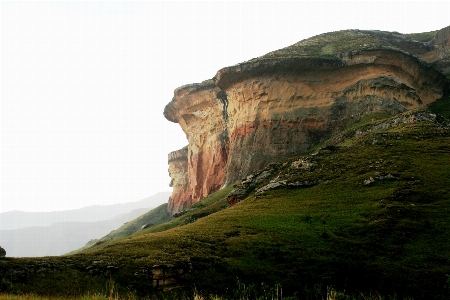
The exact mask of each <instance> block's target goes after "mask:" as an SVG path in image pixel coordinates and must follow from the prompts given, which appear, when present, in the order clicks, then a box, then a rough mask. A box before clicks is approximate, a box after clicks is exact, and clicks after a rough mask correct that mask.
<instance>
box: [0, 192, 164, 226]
mask: <svg viewBox="0 0 450 300" xmlns="http://www.w3.org/2000/svg"><path fill="white" fill-rule="evenodd" d="M169 196H170V193H169V192H161V193H158V194H155V195H153V196H151V197H148V198H145V199H142V200H140V201H135V202H129V203H118V204H111V205H92V206H88V207H83V208H80V209H72V210H64V211H52V212H25V211H17V210H15V211H9V212H4V213H0V230H2V231H3V230H11V229H17V228H25V227H34V226H50V225H52V224H56V223H62V222H97V221H102V220H109V219H111V218H113V217H116V216H118V215H120V214H124V213H128V212H131V211H132V210H135V209H139V208H152V207H156V206H158V205H160V204H161V203H164V202H167V200H168V199H169Z"/></svg>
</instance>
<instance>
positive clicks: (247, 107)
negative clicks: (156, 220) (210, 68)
mask: <svg viewBox="0 0 450 300" xmlns="http://www.w3.org/2000/svg"><path fill="white" fill-rule="evenodd" d="M449 33H450V31H449V30H448V27H447V28H444V29H443V30H441V31H438V32H437V33H436V36H435V37H434V38H433V40H432V41H430V42H419V41H416V40H413V39H412V38H410V37H405V36H404V35H401V34H398V33H385V32H379V31H360V30H345V31H339V32H332V33H327V34H322V35H319V36H315V37H312V38H310V39H307V40H304V41H301V42H299V43H296V44H294V45H292V46H289V47H286V48H284V49H280V50H277V51H273V52H271V53H268V54H266V55H264V56H262V57H259V58H255V59H252V60H250V61H247V62H244V63H241V64H238V65H235V66H231V67H226V68H223V69H221V70H219V71H218V72H217V73H216V75H215V77H214V78H213V79H210V80H207V81H204V82H202V83H198V84H190V85H186V86H182V87H180V88H178V89H176V90H175V92H174V97H173V99H172V101H171V102H170V103H169V104H167V105H166V107H165V110H164V116H165V117H166V118H167V119H168V120H169V121H172V122H175V123H178V124H180V126H181V128H182V130H183V131H184V132H185V134H186V137H187V139H188V146H187V148H183V149H182V150H179V151H175V152H172V153H171V154H169V173H170V176H171V178H172V182H171V185H172V186H173V187H174V190H173V194H172V196H171V198H170V200H169V205H168V210H169V212H170V213H172V214H175V213H177V212H180V211H182V210H184V209H185V208H187V207H188V206H189V205H191V204H192V203H195V202H197V201H199V200H200V199H202V198H204V197H206V196H207V195H209V194H211V193H213V192H215V191H217V190H219V189H220V188H221V187H224V186H227V185H229V184H232V183H233V182H235V181H237V180H239V179H241V178H244V177H245V176H247V175H248V174H250V173H252V172H254V171H256V170H259V169H262V168H264V167H265V166H266V165H268V164H270V163H272V162H276V161H279V160H281V159H283V158H287V157H290V156H293V155H298V154H303V153H305V152H307V151H308V149H309V148H310V147H311V146H313V145H315V144H318V143H320V142H322V141H325V140H326V139H328V138H329V137H330V136H331V135H332V134H333V133H335V132H337V131H340V130H342V129H343V128H345V127H346V126H348V125H350V124H351V123H354V122H355V121H357V120H358V119H360V118H361V117H363V116H365V115H368V114H374V113H382V114H397V113H400V112H404V111H407V110H412V109H418V108H422V107H425V106H427V105H428V104H430V103H433V102H434V101H436V100H437V99H440V98H441V97H443V96H444V95H445V94H447V92H448V81H447V79H446V77H445V75H444V74H443V72H444V73H445V70H447V69H446V66H447V65H446V64H445V63H443V64H439V61H442V60H445V57H446V56H445V53H448V52H446V51H447V50H448V49H449V47H448V46H449V45H448V40H447V39H446V38H445V37H448V36H449ZM408 50H409V51H408ZM431 53H434V54H431ZM436 53H438V54H436ZM427 55H428V56H427ZM439 55H440V56H439ZM419 56H420V57H422V59H421V58H420V57H419ZM436 57H438V58H436ZM439 57H441V58H442V59H439ZM425 61H428V62H430V63H433V66H432V65H430V64H428V63H427V62H425Z"/></svg>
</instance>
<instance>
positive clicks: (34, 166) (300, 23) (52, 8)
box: [0, 1, 450, 212]
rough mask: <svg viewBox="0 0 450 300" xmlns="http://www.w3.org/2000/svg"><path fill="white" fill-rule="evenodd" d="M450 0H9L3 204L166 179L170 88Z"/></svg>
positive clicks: (86, 196)
mask: <svg viewBox="0 0 450 300" xmlns="http://www.w3.org/2000/svg"><path fill="white" fill-rule="evenodd" d="M449 12H450V1H447V2H431V1H423V2H380V1H376V2H364V1H358V2H344V1H333V2H318V1H314V2H300V1H298V2H280V1H272V2H263V3H261V2H239V1H235V2H230V1H227V2H218V1H208V2H170V1H164V2H132V1H130V2H103V1H101V2H63V1H58V2H56V1H55V2H36V1H32V2H19V1H11V2H0V20H1V21H0V32H1V39H0V43H1V52H0V56H1V60H0V64H1V65H0V69H1V77H0V81H1V93H0V94H1V98H0V99H1V101H0V103H1V106H0V107H1V122H0V124H1V168H0V169H1V186H0V189H1V198H0V212H5V211H10V210H24V211H52V210H64V209H73V208H79V207H84V206H89V205H93V204H113V203H119V202H130V201H137V200H140V199H142V198H145V197H148V196H150V195H153V194H155V193H157V192H159V191H168V190H171V188H170V187H169V186H168V183H169V181H170V178H169V176H168V172H167V168H168V166H167V154H168V152H170V151H173V150H177V149H179V148H181V147H183V146H185V145H186V144H187V141H186V138H185V136H184V134H183V132H182V130H181V128H180V127H179V126H178V125H177V124H173V123H171V122H169V121H167V120H165V119H164V117H163V114H162V113H163V110H164V106H165V105H166V104H167V103H168V102H169V101H170V100H171V99H172V96H173V90H174V89H175V88H177V87H179V86H181V85H184V84H188V83H193V82H201V81H203V80H205V79H209V78H212V77H213V76H214V75H215V73H216V71H217V70H219V69H221V68H223V67H226V66H229V65H234V64H236V63H239V62H242V61H246V60H249V59H251V58H254V57H257V56H260V55H263V54H265V53H267V52H270V51H272V50H276V49H280V48H283V47H286V46H289V45H291V44H294V43H296V42H298V41H300V40H302V39H305V38H308V37H311V36H313V35H317V34H320V33H324V32H329V31H336V30H342V29H379V30H388V31H399V32H403V33H411V32H425V31H432V30H436V29H441V28H443V27H446V26H448V25H450V18H449Z"/></svg>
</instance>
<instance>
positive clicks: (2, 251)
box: [0, 247, 6, 257]
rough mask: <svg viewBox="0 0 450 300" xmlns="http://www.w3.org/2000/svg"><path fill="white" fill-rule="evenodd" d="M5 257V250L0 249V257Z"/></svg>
mask: <svg viewBox="0 0 450 300" xmlns="http://www.w3.org/2000/svg"><path fill="white" fill-rule="evenodd" d="M5 256H6V251H5V249H3V248H2V247H0V257H5Z"/></svg>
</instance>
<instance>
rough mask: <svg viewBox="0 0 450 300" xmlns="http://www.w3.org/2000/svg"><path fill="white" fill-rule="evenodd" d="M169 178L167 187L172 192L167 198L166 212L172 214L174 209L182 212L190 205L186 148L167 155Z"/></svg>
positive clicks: (190, 196)
mask: <svg viewBox="0 0 450 300" xmlns="http://www.w3.org/2000/svg"><path fill="white" fill-rule="evenodd" d="M169 176H170V178H171V181H170V184H169V186H171V187H173V192H172V195H171V196H170V198H169V203H168V208H167V210H168V211H169V212H172V211H173V210H174V207H176V208H177V210H178V209H181V210H182V209H183V208H184V207H187V206H189V205H191V204H192V195H191V193H190V189H189V179H188V147H187V146H186V147H184V148H182V149H180V150H177V151H173V152H170V153H169Z"/></svg>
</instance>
